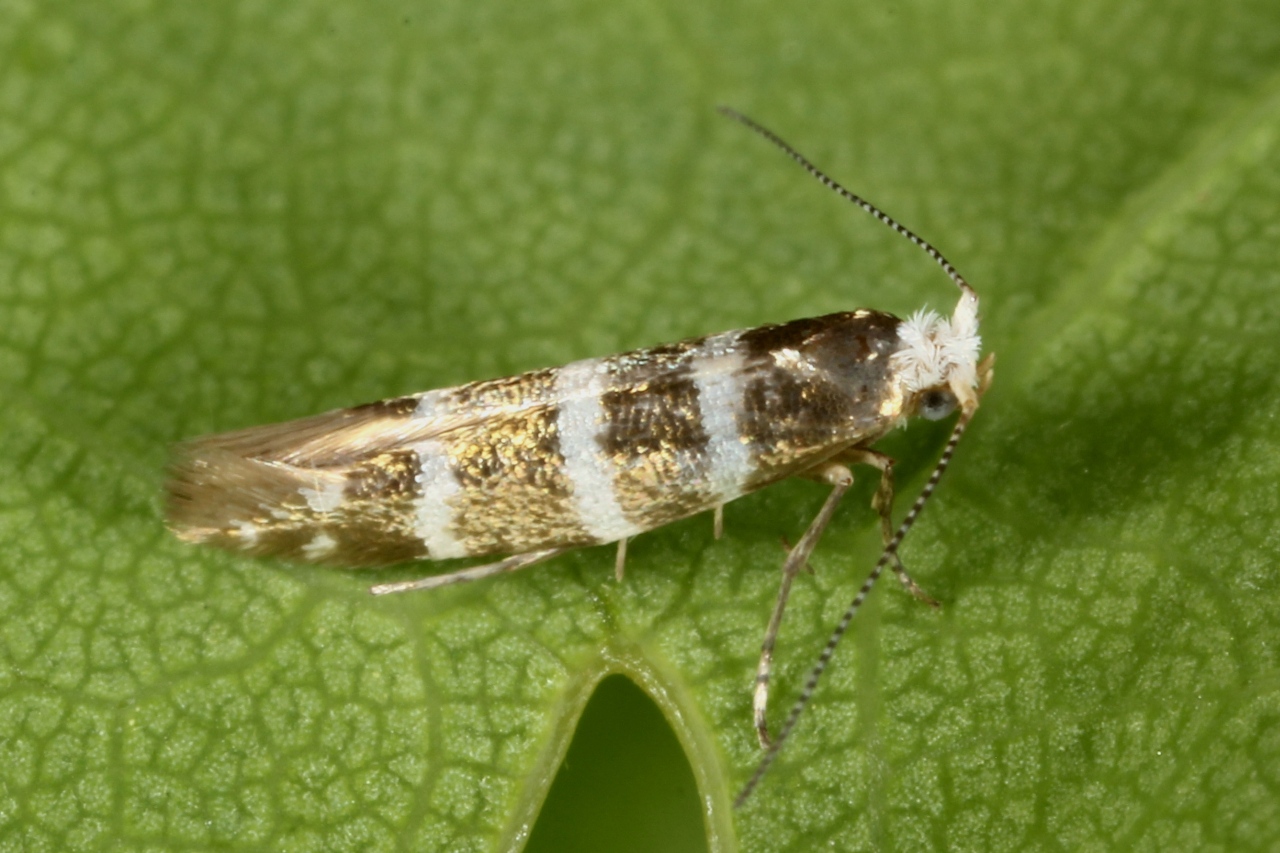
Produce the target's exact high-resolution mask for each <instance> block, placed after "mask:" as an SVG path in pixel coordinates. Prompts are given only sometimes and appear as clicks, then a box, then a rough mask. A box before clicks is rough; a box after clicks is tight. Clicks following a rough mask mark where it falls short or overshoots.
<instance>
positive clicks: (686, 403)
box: [169, 312, 898, 567]
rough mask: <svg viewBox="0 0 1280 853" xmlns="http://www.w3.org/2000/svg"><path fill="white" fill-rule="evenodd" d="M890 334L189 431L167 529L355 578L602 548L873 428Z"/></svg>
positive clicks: (648, 361)
mask: <svg viewBox="0 0 1280 853" xmlns="http://www.w3.org/2000/svg"><path fill="white" fill-rule="evenodd" d="M897 322H898V321H897V320H896V318H892V317H890V316H889V315H883V314H875V313H873V312H854V313H846V314H834V315H829V316H827V317H819V318H815V319H812V320H798V321H794V322H792V323H787V324H783V325H780V326H766V327H761V328H758V329H751V330H747V331H745V332H740V331H735V332H726V333H724V334H720V335H713V336H710V337H707V338H699V339H695V340H690V341H685V342H682V343H677V344H670V345H666V346H660V347H654V348H650V349H645V350H638V351H635V352H631V353H624V354H621V355H617V356H611V357H608V358H603V359H590V360H587V361H580V362H574V363H572V364H568V365H566V366H564V367H561V368H556V369H548V370H540V371H534V372H531V373H526V374H521V375H519V376H515V377H510V378H506V379H499V380H492V381H487V382H476V383H471V384H470V385H463V386H459V387H457V388H452V389H444V390H441V391H433V392H427V393H425V394H422V395H418V396H416V397H405V398H400V399H399V400H393V401H385V402H383V403H375V404H371V405H369V406H363V407H360V408H357V409H352V410H346V411H341V412H334V413H330V414H329V415H321V416H318V417H316V418H310V419H305V420H302V421H296V422H292V423H286V424H280V425H276V426H268V427H259V428H255V429H250V430H245V431H242V432H239V433H230V434H227V435H224V436H212V437H210V438H206V439H198V440H196V441H194V442H191V443H190V444H188V445H185V446H184V447H183V448H182V449H180V451H179V453H178V455H177V459H176V461H175V464H174V465H173V467H172V472H171V473H172V479H171V482H170V484H169V493H170V505H169V518H170V524H171V526H172V527H173V528H174V530H175V532H177V534H178V535H179V536H181V537H182V538H184V539H188V540H191V541H199V542H207V543H210V544H214V545H219V546H221V547H225V548H231V549H234V550H239V551H244V552H248V553H254V554H273V555H279V556H282V557H285V558H288V559H295V560H303V561H308V562H325V563H331V564H335V565H344V566H351V567H357V566H372V565H385V564H391V563H396V562H402V561H405V560H411V559H421V558H427V559H442V558H451V557H470V556H484V555H493V554H519V553H526V552H530V551H538V550H543V549H548V548H566V547H574V546H579V545H591V544H602V543H607V542H614V541H617V540H619V539H623V538H626V537H629V536H634V535H636V534H638V533H641V532H644V531H646V530H652V529H654V528H656V527H660V526H662V525H664V524H667V523H669V522H672V521H675V520H678V519H680V518H684V517H686V516H689V515H693V514H695V513H698V512H702V511H705V510H709V509H712V508H714V507H716V506H718V505H721V504H723V503H726V502H728V501H730V500H733V499H734V498H737V497H739V496H741V495H743V494H745V493H746V492H748V491H751V490H753V489H755V488H759V487H760V486H762V485H766V484H768V483H771V482H774V481H776V480H778V479H781V478H783V477H786V476H789V475H790V474H794V473H797V472H800V471H803V470H805V469H807V468H809V467H812V466H813V465H814V464H816V463H817V462H820V461H821V460H823V459H825V458H827V457H829V456H831V455H833V454H835V453H837V452H838V451H840V450H841V449H843V448H845V447H848V446H850V445H853V444H858V443H865V442H866V441H868V440H871V439H873V438H874V437H876V436H878V434H879V433H880V432H883V431H884V429H887V426H886V424H891V423H892V422H893V421H894V418H892V417H891V418H889V419H888V420H886V418H885V412H884V411H882V410H883V408H884V405H885V402H886V400H887V397H886V395H887V394H888V385H887V380H886V376H887V372H886V371H887V365H888V352H889V350H891V349H892V348H893V346H895V345H896V331H895V330H896V325H897ZM881 350H883V351H884V352H883V353H881ZM868 352H874V353H875V355H874V356H873V357H871V358H870V359H868V358H867V357H866V356H867V353H868ZM858 353H860V354H861V355H860V356H859V355H857V354H858ZM881 355H883V358H881ZM868 365H870V366H868Z"/></svg>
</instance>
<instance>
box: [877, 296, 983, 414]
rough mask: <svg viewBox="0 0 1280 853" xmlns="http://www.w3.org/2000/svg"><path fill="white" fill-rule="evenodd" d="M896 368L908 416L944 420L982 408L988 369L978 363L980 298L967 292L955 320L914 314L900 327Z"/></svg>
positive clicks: (924, 313)
mask: <svg viewBox="0 0 1280 853" xmlns="http://www.w3.org/2000/svg"><path fill="white" fill-rule="evenodd" d="M898 339H899V342H900V347H899V349H898V351H897V352H895V353H894V354H893V368H894V374H895V378H896V379H897V381H898V383H899V385H900V387H901V389H902V395H903V400H904V408H903V411H904V412H905V413H906V414H907V415H921V416H922V417H925V418H928V419H929V420H940V419H942V418H945V417H946V416H947V415H949V414H951V413H952V412H953V411H955V409H956V408H957V407H958V408H960V409H963V410H964V411H967V412H969V413H972V412H973V410H974V409H976V408H977V407H978V398H979V397H980V396H981V394H982V388H983V386H984V385H985V383H986V381H987V379H986V377H987V375H989V368H987V367H986V363H985V362H984V363H983V364H982V365H980V364H979V363H978V356H979V354H980V353H981V350H982V339H981V338H980V337H979V336H978V296H977V294H975V293H974V292H973V291H972V290H969V289H967V288H966V289H964V290H963V291H962V292H961V294H960V302H959V303H958V304H957V305H956V310H955V313H953V314H952V315H951V317H950V318H947V317H941V316H939V315H938V314H936V313H934V312H933V311H926V310H921V311H917V312H916V313H915V314H912V315H911V317H909V318H908V319H906V320H904V321H903V322H902V324H901V325H900V326H899V327H898Z"/></svg>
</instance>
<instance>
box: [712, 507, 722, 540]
mask: <svg viewBox="0 0 1280 853" xmlns="http://www.w3.org/2000/svg"><path fill="white" fill-rule="evenodd" d="M711 531H712V532H713V533H714V534H715V537H716V539H719V538H720V537H721V536H723V535H724V504H716V508H715V510H714V515H712V517H711Z"/></svg>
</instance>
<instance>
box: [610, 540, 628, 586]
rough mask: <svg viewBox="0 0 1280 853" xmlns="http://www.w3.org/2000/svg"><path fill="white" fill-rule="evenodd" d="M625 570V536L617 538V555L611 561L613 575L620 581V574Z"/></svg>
mask: <svg viewBox="0 0 1280 853" xmlns="http://www.w3.org/2000/svg"><path fill="white" fill-rule="evenodd" d="M626 570H627V537H625V536H623V537H622V538H621V539H619V540H618V556H617V558H616V559H615V560H614V562H613V577H614V578H615V579H616V580H617V581H618V583H622V576H623V574H624V573H625V572H626Z"/></svg>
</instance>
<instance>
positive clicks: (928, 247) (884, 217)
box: [716, 106, 978, 299]
mask: <svg viewBox="0 0 1280 853" xmlns="http://www.w3.org/2000/svg"><path fill="white" fill-rule="evenodd" d="M716 111H717V112H719V113H720V114H721V115H724V116H728V117H729V118H731V119H733V120H734V121H736V122H738V123H739V124H742V125H745V126H746V127H748V128H750V129H751V130H753V131H755V132H756V133H758V134H760V135H761V136H763V137H764V138H765V139H767V140H769V141H770V142H772V143H773V144H774V145H776V146H778V147H779V148H781V149H782V150H783V152H785V153H786V155H787V156H788V157H790V158H791V159H792V160H795V161H796V162H797V163H799V164H800V165H801V166H803V167H804V170H805V171H806V172H808V173H809V174H810V175H813V176H814V177H815V178H817V179H818V183H820V184H822V185H823V186H824V187H826V188H827V189H829V190H831V191H833V192H835V193H836V194H837V195H839V196H841V197H842V198H844V199H845V200H846V201H851V202H853V203H854V204H856V205H857V206H858V207H860V208H862V209H863V210H865V211H866V212H867V213H870V214H871V215H872V216H874V217H875V218H876V219H879V220H880V221H881V222H883V223H884V224H885V225H888V226H889V227H890V228H892V229H893V230H894V231H897V232H898V233H899V234H901V235H902V236H903V237H906V238H907V239H908V240H910V241H911V242H912V243H914V244H916V245H917V246H919V247H920V248H921V249H923V250H924V253H925V254H926V255H928V256H929V257H931V258H933V260H934V262H935V263H936V264H937V265H938V266H940V267H942V271H943V272H945V273H946V274H947V277H948V278H950V279H951V280H952V281H954V282H955V283H956V287H959V288H960V291H961V292H962V293H965V294H967V295H969V296H973V297H974V298H975V299H976V298H977V295H978V294H977V293H976V292H974V289H973V288H972V287H971V286H970V285H969V282H967V281H965V280H964V276H962V275H960V273H959V272H958V271H957V270H956V268H955V267H953V266H952V265H951V261H948V260H947V259H946V258H945V257H944V256H943V254H942V253H941V252H939V251H938V250H937V249H936V248H935V247H934V245H933V244H932V243H930V242H929V241H928V240H926V239H924V238H923V237H921V236H920V235H918V234H916V232H914V231H912V230H911V229H910V228H908V227H907V226H905V225H903V224H902V223H901V222H899V221H898V220H896V219H894V218H893V217H892V216H890V215H889V214H887V213H885V212H884V211H883V210H881V209H880V208H878V207H876V206H875V205H874V204H872V203H871V202H869V201H867V200H866V199H865V198H863V197H862V196H860V195H858V194H857V193H854V192H850V191H849V190H847V189H845V188H844V187H842V186H841V185H840V183H839V182H838V181H836V180H834V179H833V178H830V177H828V176H827V174H826V172H823V171H822V170H821V169H819V168H818V167H817V166H815V165H813V163H811V162H809V158H808V157H805V156H804V155H803V154H801V153H800V152H799V151H797V150H796V149H794V148H792V147H791V146H790V145H789V144H788V143H787V142H786V140H784V139H783V138H782V137H781V136H778V134H776V133H774V132H773V131H772V130H770V129H769V128H767V127H765V126H764V125H762V124H759V123H758V122H756V121H755V120H754V119H751V118H747V117H746V116H744V115H743V114H742V113H740V112H738V111H737V110H735V109H733V108H732V107H726V106H719V107H716Z"/></svg>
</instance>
